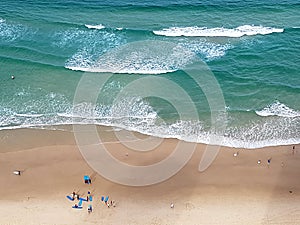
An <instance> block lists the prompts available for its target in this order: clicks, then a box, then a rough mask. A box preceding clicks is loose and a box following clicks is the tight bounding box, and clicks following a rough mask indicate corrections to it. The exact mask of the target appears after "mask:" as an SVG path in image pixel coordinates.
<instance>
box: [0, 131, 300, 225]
mask: <svg viewBox="0 0 300 225" xmlns="http://www.w3.org/2000/svg"><path fill="white" fill-rule="evenodd" d="M58 128H61V129H62V131H59V130H56V131H51V130H41V129H17V130H6V131H0V187H1V188H0V224H26V225H29V224H34V225H36V224H72V225H74V224H80V225H81V224H122V225H123V224H170V225H171V224H295V225H296V224H300V146H299V145H297V146H295V152H294V154H293V150H292V146H278V147H268V148H262V149H255V150H253V149H252V150H244V149H233V148H227V147H222V148H221V149H220V152H219V154H218V156H217V158H216V159H215V161H214V162H213V164H211V166H210V167H209V168H208V169H207V170H205V171H204V172H202V173H200V172H199V171H198V165H199V161H200V159H201V156H202V154H203V152H204V149H205V147H206V146H205V145H202V144H198V145H197V148H196V151H195V153H194V154H193V157H192V158H191V160H190V161H189V162H188V164H187V165H186V166H185V167H184V168H183V169H181V170H180V171H179V172H178V173H177V174H176V175H175V176H173V177H171V178H170V179H168V180H166V181H164V182H162V183H159V184H155V185H151V186H145V187H130V186H124V185H119V184H115V183H112V182H110V181H109V180H106V179H104V178H103V177H102V176H100V175H99V174H97V173H95V172H94V170H93V169H92V168H90V167H89V165H88V164H87V162H86V161H85V160H84V159H83V157H82V155H81V153H80V151H79V149H78V147H77V145H76V142H75V140H74V135H73V133H72V127H66V126H65V127H58ZM56 129H57V128H56ZM98 131H99V135H101V137H102V138H103V139H105V140H106V144H105V146H106V148H107V149H108V150H109V151H110V153H111V154H112V155H113V156H114V157H115V158H117V159H119V160H121V161H123V162H125V163H128V164H131V165H150V164H153V163H155V162H158V161H160V160H162V159H164V158H165V157H167V156H168V155H169V154H171V152H172V150H173V149H174V146H176V145H177V142H178V141H177V140H174V139H165V140H162V141H163V142H162V144H160V145H159V146H158V147H157V148H156V149H154V150H152V151H150V152H137V151H132V150H130V149H128V148H127V147H126V146H124V145H122V144H120V143H118V140H117V139H116V137H115V136H114V135H113V134H114V132H112V130H111V128H107V127H98ZM136 135H137V136H139V137H140V138H145V136H144V135H138V134H136ZM237 151H238V152H239V155H238V156H237V157H234V156H233V154H234V153H235V152H237ZM127 153H128V156H126V154H127ZM269 158H272V160H271V164H270V166H269V168H268V166H267V159H269ZM258 160H261V164H260V165H258V164H257V161H258ZM14 170H21V176H17V175H14V174H13V171H14ZM86 174H87V175H90V176H91V177H92V184H91V185H88V184H84V182H83V176H84V175H86ZM73 191H76V192H78V193H79V194H81V195H83V196H84V197H85V196H86V194H87V191H91V192H92V195H93V197H94V199H93V202H92V205H93V212H92V213H91V214H88V213H87V205H88V204H90V203H86V202H84V204H83V209H82V210H75V209H72V208H71V206H72V205H73V204H74V202H71V201H69V200H68V199H67V198H66V195H69V194H71V193H72V192H73ZM106 195H109V196H110V199H113V200H115V201H116V207H111V208H108V207H107V206H106V205H105V204H104V203H103V202H101V200H100V199H101V196H106ZM171 203H174V208H170V204H171Z"/></svg>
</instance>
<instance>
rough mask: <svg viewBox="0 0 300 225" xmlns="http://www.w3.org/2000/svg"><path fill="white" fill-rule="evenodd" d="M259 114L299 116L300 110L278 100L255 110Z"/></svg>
mask: <svg viewBox="0 0 300 225" xmlns="http://www.w3.org/2000/svg"><path fill="white" fill-rule="evenodd" d="M255 112H256V114H257V115H259V116H281V117H299V116H300V112H299V111H296V110H294V109H291V108H289V107H288V106H286V105H285V104H283V103H280V102H279V101H276V102H274V103H272V104H271V105H268V106H266V107H265V108H263V109H262V110H258V111H255Z"/></svg>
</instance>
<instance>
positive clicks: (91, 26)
mask: <svg viewBox="0 0 300 225" xmlns="http://www.w3.org/2000/svg"><path fill="white" fill-rule="evenodd" d="M84 26H85V27H87V28H89V29H96V30H101V29H104V28H105V26H104V25H102V24H98V25H89V24H85V25H84Z"/></svg>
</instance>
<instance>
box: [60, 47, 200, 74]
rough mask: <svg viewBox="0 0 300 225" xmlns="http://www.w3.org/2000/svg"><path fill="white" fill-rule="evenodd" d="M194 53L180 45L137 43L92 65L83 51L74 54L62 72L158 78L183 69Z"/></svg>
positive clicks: (91, 59)
mask: <svg viewBox="0 0 300 225" xmlns="http://www.w3.org/2000/svg"><path fill="white" fill-rule="evenodd" d="M194 57H195V53H193V52H192V51H190V50H188V49H187V48H184V47H182V46H181V45H177V46H175V47H174V45H172V46H171V45H170V44H168V43H166V42H153V41H141V42H135V43H134V44H128V45H123V46H120V47H119V48H114V49H112V50H111V51H109V52H107V53H105V54H104V55H102V56H101V57H100V56H99V59H98V60H97V61H96V60H94V57H92V56H91V55H90V54H88V52H87V51H83V52H80V53H79V54H78V55H77V54H75V56H73V58H72V60H69V61H68V62H67V63H66V68H68V69H71V70H81V71H88V72H112V73H132V74H161V73H167V72H173V71H176V70H178V69H180V68H182V67H184V66H185V65H186V64H187V63H189V62H190V61H191V60H192V59H193V58H194Z"/></svg>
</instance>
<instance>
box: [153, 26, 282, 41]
mask: <svg viewBox="0 0 300 225" xmlns="http://www.w3.org/2000/svg"><path fill="white" fill-rule="evenodd" d="M283 31H284V29H281V28H273V27H264V26H254V25H243V26H239V27H237V28H224V27H216V28H207V27H197V26H194V27H170V28H165V29H162V30H156V31H153V33H154V34H156V35H162V36H169V37H179V36H187V37H232V38H237V37H242V36H244V35H247V36H252V35H258V34H261V35H266V34H271V33H282V32H283Z"/></svg>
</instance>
